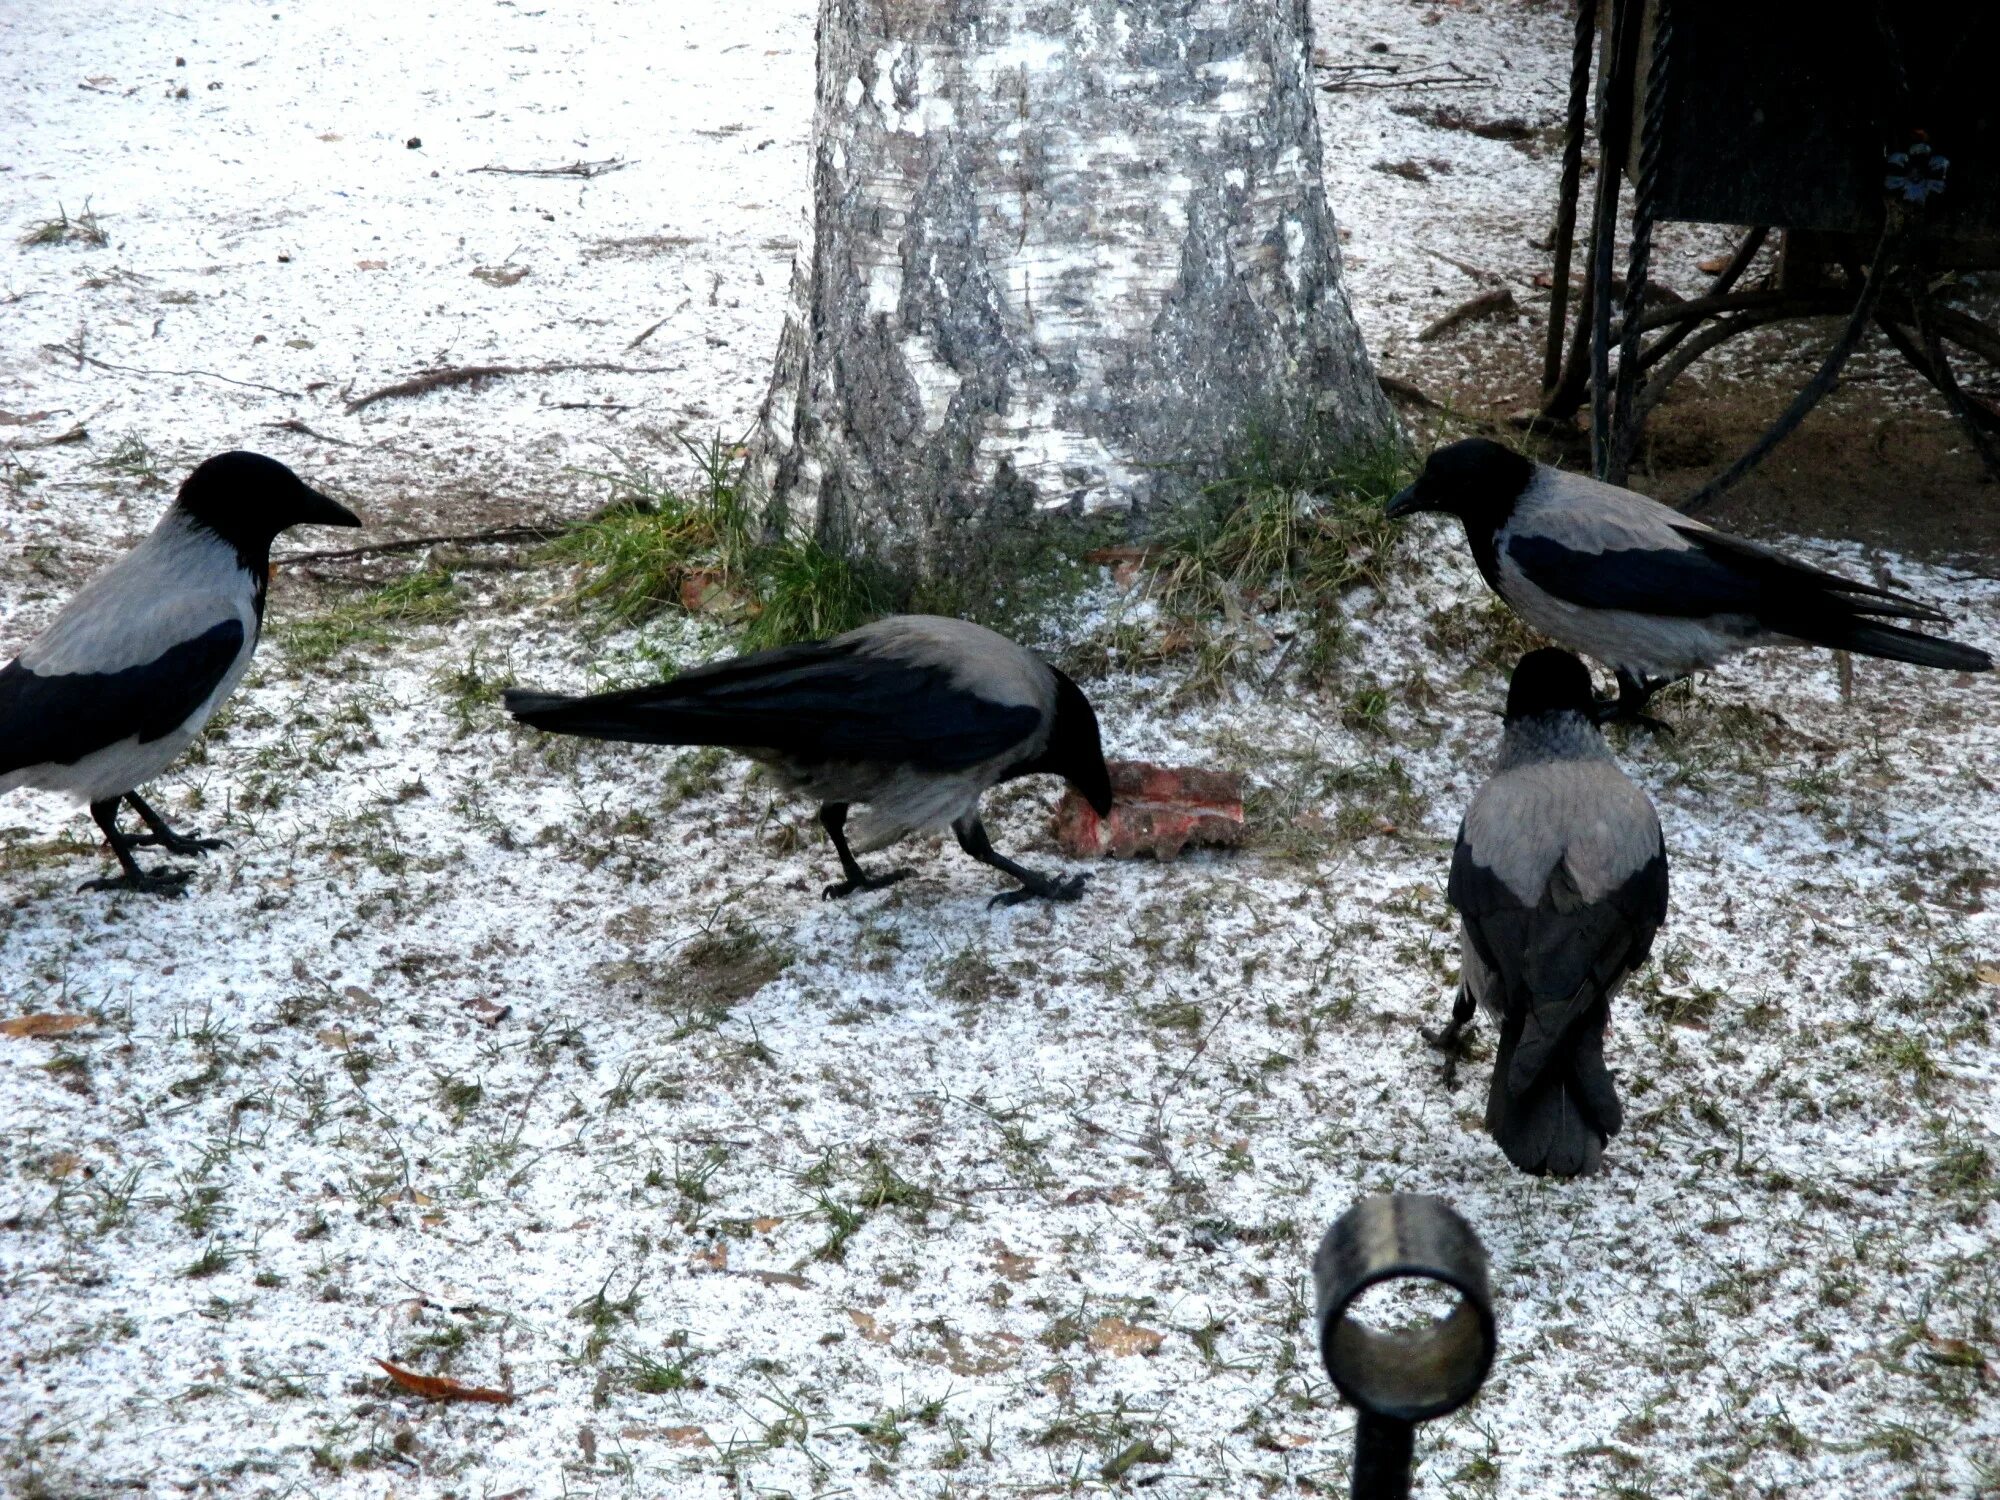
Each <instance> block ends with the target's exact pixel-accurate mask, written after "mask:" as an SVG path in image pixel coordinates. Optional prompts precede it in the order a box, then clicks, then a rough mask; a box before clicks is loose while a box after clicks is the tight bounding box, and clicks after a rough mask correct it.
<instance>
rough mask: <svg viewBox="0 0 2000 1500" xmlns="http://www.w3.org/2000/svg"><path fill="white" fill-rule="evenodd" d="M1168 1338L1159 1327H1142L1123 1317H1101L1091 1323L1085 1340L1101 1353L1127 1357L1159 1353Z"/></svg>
mask: <svg viewBox="0 0 2000 1500" xmlns="http://www.w3.org/2000/svg"><path fill="white" fill-rule="evenodd" d="M1166 1339H1167V1336H1166V1335H1165V1334H1164V1333H1161V1332H1159V1331H1158V1330H1157V1329H1152V1328H1142V1327H1140V1326H1139V1325H1138V1324H1137V1323H1128V1322H1126V1321H1125V1320H1124V1319H1123V1318H1099V1319H1098V1320H1097V1321H1096V1322H1095V1323H1093V1324H1091V1325H1090V1336H1089V1338H1088V1339H1086V1340H1085V1342H1087V1343H1088V1344H1089V1345H1090V1347H1091V1348H1092V1349H1094V1350H1096V1351H1097V1352H1098V1353H1099V1354H1110V1355H1114V1356H1116V1357H1117V1358H1119V1359H1127V1358H1130V1357H1131V1356H1132V1355H1135V1354H1158V1353H1159V1352H1160V1345H1161V1344H1163V1343H1165V1342H1166Z"/></svg>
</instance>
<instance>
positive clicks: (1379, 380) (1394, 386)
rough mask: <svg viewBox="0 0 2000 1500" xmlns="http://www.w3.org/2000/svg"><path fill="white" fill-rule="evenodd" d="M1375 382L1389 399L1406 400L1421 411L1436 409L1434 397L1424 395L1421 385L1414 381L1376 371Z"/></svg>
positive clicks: (1436, 404)
mask: <svg viewBox="0 0 2000 1500" xmlns="http://www.w3.org/2000/svg"><path fill="white" fill-rule="evenodd" d="M1375 383H1376V384H1377V385H1379V386H1381V387H1382V394H1383V395H1385V396H1387V397H1389V398H1390V399H1391V400H1394V401H1407V402H1409V403H1410V405H1412V406H1414V407H1418V408H1420V409H1421V410H1423V411H1436V410H1437V408H1438V402H1437V400H1436V398H1435V397H1432V396H1429V395H1426V394H1425V392H1424V390H1423V388H1422V387H1421V386H1419V385H1417V384H1416V383H1415V382H1414V381H1409V380H1405V379H1403V377H1402V376H1400V375H1383V374H1381V373H1379V372H1378V373H1377V374H1376V376H1375Z"/></svg>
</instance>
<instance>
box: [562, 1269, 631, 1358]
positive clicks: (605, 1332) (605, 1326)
mask: <svg viewBox="0 0 2000 1500" xmlns="http://www.w3.org/2000/svg"><path fill="white" fill-rule="evenodd" d="M610 1290H611V1280H610V1278H609V1277H606V1278H605V1282H604V1285H603V1286H601V1287H599V1288H598V1289H597V1290H596V1292H594V1293H593V1294H592V1295H590V1296H588V1297H586V1298H584V1299H583V1301H581V1302H579V1303H577V1305H576V1306H575V1307H572V1308H571V1309H570V1310H569V1315H570V1316H571V1317H572V1318H575V1319H577V1320H578V1321H580V1322H583V1323H587V1324H588V1325H589V1326H590V1336H589V1337H588V1338H586V1339H585V1340H584V1345H583V1356H584V1358H585V1359H586V1360H591V1361H595V1360H596V1358H597V1357H598V1356H599V1355H600V1354H602V1353H603V1352H604V1350H605V1347H606V1346H607V1345H608V1344H610V1342H611V1340H612V1336H613V1335H614V1333H615V1332H616V1330H617V1328H618V1325H619V1324H620V1323H630V1322H634V1321H636V1320H637V1318H638V1316H639V1288H638V1287H637V1286H634V1287H633V1288H632V1290H631V1291H629V1292H627V1293H626V1294H625V1295H624V1296H623V1297H612V1296H609V1295H608V1293H609V1292H610Z"/></svg>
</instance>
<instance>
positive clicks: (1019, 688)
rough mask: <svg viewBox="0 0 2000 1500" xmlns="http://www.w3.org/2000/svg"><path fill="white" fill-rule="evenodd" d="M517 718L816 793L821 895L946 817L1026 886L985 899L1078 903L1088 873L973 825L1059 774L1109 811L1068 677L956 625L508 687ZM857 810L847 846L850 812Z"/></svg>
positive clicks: (890, 627) (1100, 768) (855, 878)
mask: <svg viewBox="0 0 2000 1500" xmlns="http://www.w3.org/2000/svg"><path fill="white" fill-rule="evenodd" d="M507 710H508V712H509V713H511V714H513V716H514V717H515V718H517V719H519V720H520V721H521V722H522V723H523V724H532V725H534V726H535V727H536V728H537V729H547V730H552V731H554V732H556V733H558V734H580V735H586V736H589V737H590V738H593V739H601V740H633V741H637V742H639V743H642V744H650V745H721V746H726V747H728V748H729V749H732V750H735V751H737V752H738V753H740V754H743V755H747V756H749V757H750V758H751V759H752V760H754V761H757V762H759V763H760V764H762V765H765V766H767V767H769V768H770V769H771V770H773V771H774V772H776V773H777V776H778V778H779V779H780V780H781V781H782V782H783V783H784V784H785V785H786V786H787V787H788V788H790V789H792V790H795V791H801V792H804V793H806V794H807V795H809V796H812V797H814V798H816V799H818V801H819V804H820V809H819V820H820V823H821V825H822V826H823V827H824V828H825V829H826V831H827V836H828V837H829V838H831V839H832V840H833V848H834V853H836V854H837V855H839V856H840V869H841V873H842V875H843V876H844V877H845V878H844V879H843V880H842V881H841V882H840V883H839V884H838V885H830V886H828V887H827V888H826V892H825V894H826V895H827V896H829V897H833V896H846V895H849V894H851V893H853V892H855V891H867V890H876V889H879V888H880V887H882V886H886V885H893V884H894V883H895V882H897V881H899V880H902V879H904V878H905V877H906V876H908V875H909V874H910V873H911V872H910V871H908V870H892V871H890V872H889V873H888V874H886V875H870V874H868V873H867V872H866V871H864V870H863V869H862V868H861V866H860V864H859V863H857V862H856V860H855V857H854V856H855V852H856V851H857V850H858V851H859V852H860V853H863V854H867V853H869V852H870V851H872V850H876V849H881V848H885V847H887V846H888V845H890V844H893V843H894V842H896V840H898V839H900V838H902V837H904V836H905V835H906V834H910V833H914V832H916V831H917V830H918V829H921V828H932V827H940V826H942V825H944V824H946V823H949V824H950V825H951V830H952V832H953V833H954V834H956V835H957V836H958V846H959V848H961V849H963V850H964V851H965V852H966V853H967V854H969V855H971V856H972V857H973V858H974V859H976V860H978V861H980V863H982V864H987V865H991V866H993V868H994V869H996V870H1003V871H1005V872H1006V873H1007V874H1009V875H1011V876H1013V877H1014V878H1015V879H1016V880H1018V881H1020V882H1021V886H1020V889H1018V890H1013V891H1006V892H1003V893H1002V894H1000V895H998V896H995V897H994V898H993V902H992V904H994V905H1001V906H1011V905H1013V904H1014V903H1015V902H1017V901H1024V900H1026V899H1028V898H1029V897H1031V896H1039V897H1042V898H1044V899H1046V900H1051V901H1074V900H1075V899H1076V898H1077V897H1078V896H1079V895H1081V894H1082V893H1083V883H1084V877H1083V876H1081V875H1073V876H1071V877H1069V878H1068V879H1067V880H1060V879H1053V878H1051V877H1049V876H1046V875H1039V874H1037V873H1035V872H1034V871H1033V870H1028V869H1024V868H1022V867H1021V866H1020V865H1017V864H1015V863H1014V862H1013V861H1012V860H1010V859H1008V858H1006V856H1004V855H1002V854H999V853H996V852H995V851H994V848H993V845H992V844H991V843H990V842H988V840H987V837H986V828H985V825H983V824H982V823H981V822H980V821H979V798H980V796H981V794H982V793H984V792H985V791H986V789H987V788H988V787H991V786H995V785H997V784H999V783H1000V782H1003V781H1012V780H1013V779H1014V778H1015V777H1017V776H1033V775H1036V774H1038V773H1044V772H1046V773H1047V774H1050V775H1054V776H1060V777H1062V778H1063V779H1064V780H1066V781H1067V782H1069V784H1070V785H1071V786H1073V787H1075V788H1076V789H1077V791H1078V793H1079V794H1080V795H1082V796H1083V797H1084V799H1085V800H1086V801H1088V802H1089V803H1090V804H1091V806H1092V807H1094V808H1096V809H1097V812H1098V814H1099V815H1100V816H1104V815H1107V814H1109V813H1110V811H1111V775H1110V772H1109V771H1108V770H1107V769H1106V768H1105V764H1104V751H1103V748H1102V746H1101V745H1100V743H1099V740H1098V732H1097V715H1096V714H1095V713H1094V712H1093V711H1092V709H1091V707H1090V702H1089V700H1088V699H1086V698H1085V697H1084V696H1083V693H1082V691H1081V690H1080V689H1079V688H1078V687H1077V685H1076V684H1075V683H1074V682H1071V681H1070V680H1069V678H1067V677H1065V676H1064V675H1063V674H1062V673H1061V672H1058V671H1057V670H1056V669H1055V668H1053V667H1051V666H1050V665H1048V663H1046V662H1044V661H1043V660H1042V659H1041V658H1040V657H1038V656H1036V655H1034V654H1033V653H1032V652H1029V651H1026V650H1024V649H1023V648H1021V647H1020V646H1017V645H1015V644H1014V642H1012V641H1010V640H1008V639H1007V638H1006V637H1005V636H1002V635H996V634H994V633H993V632H992V631H990V630H987V629H984V628H983V627H981V626H978V625H973V624H970V623H968V622H966V621H964V620H947V619H942V618H940V617H938V616H936V615H892V616H890V617H889V618H887V619H884V620H877V621H876V622H875V623H874V624H872V625H864V626H862V627H861V628H860V629H859V630H851V631H849V632H848V633H847V634H846V635H841V636H836V637H834V638H833V639H832V640H829V641H817V642H814V643H812V644H810V645H803V646H784V647H780V648H779V649H777V650H774V651H759V652H756V653H754V654H752V655H749V656H740V657H737V658H735V659H733V660H730V661H722V662H716V663H713V664H712V665H709V666H705V667H697V668H695V669H694V670H693V671H690V672H683V673H681V675H680V676H678V677H675V678H673V679H672V680H670V681H667V682H663V683H660V684H658V685H657V686H654V687H643V688H633V689H631V690H629V691H626V692H618V693H600V694H598V695H597V696H595V697H590V698H563V697H557V696H553V695H550V694H545V693H531V692H522V691H519V690H516V691H512V692H509V693H508V694H507ZM853 803H864V804H866V805H867V809H868V811H867V812H866V813H865V814H864V815H863V817H862V818H861V820H860V822H859V825H858V826H857V828H856V829H855V836H854V843H853V846H852V847H850V846H849V843H848V839H847V833H846V826H847V810H848V807H849V806H850V805H851V804H853Z"/></svg>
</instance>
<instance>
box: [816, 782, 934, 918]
mask: <svg viewBox="0 0 2000 1500" xmlns="http://www.w3.org/2000/svg"><path fill="white" fill-rule="evenodd" d="M819 826H820V827H822V828H824V829H825V830H826V836H827V837H828V838H830V839H832V840H833V852H834V853H835V854H838V855H839V856H840V873H841V874H843V875H845V876H846V877H847V878H846V879H845V880H843V881H841V882H840V884H838V885H830V886H828V887H827V888H826V889H825V890H823V891H821V892H820V898H821V899H822V900H825V901H832V900H835V899H836V898H838V897H841V896H851V895H853V894H854V893H855V892H856V891H879V890H881V889H882V887H883V886H885V885H894V884H895V883H896V882H897V881H899V880H908V879H909V878H910V876H911V875H913V874H915V873H916V872H915V871H913V870H891V871H890V872H889V873H888V874H887V875H870V874H869V873H868V872H867V871H866V870H864V869H862V868H861V864H860V861H858V860H857V859H855V857H854V851H853V850H851V849H849V848H848V847H847V833H846V828H847V804H846V803H845V802H828V803H824V804H822V805H821V807H820V810H819Z"/></svg>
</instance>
